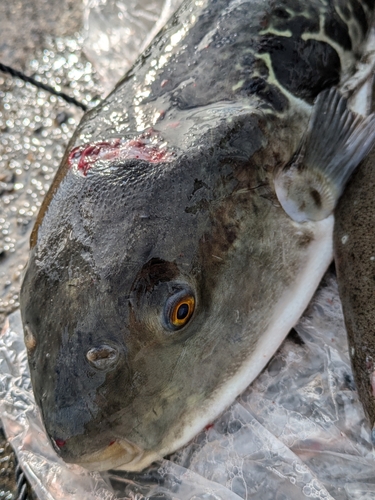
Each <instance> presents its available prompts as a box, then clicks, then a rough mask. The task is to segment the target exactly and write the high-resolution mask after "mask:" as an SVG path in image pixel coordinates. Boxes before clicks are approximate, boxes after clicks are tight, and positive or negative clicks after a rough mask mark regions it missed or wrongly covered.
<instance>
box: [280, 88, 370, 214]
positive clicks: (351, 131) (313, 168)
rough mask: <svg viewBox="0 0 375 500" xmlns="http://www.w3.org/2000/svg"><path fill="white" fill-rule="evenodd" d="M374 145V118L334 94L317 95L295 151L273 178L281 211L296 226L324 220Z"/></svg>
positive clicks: (333, 92) (329, 92)
mask: <svg viewBox="0 0 375 500" xmlns="http://www.w3.org/2000/svg"><path fill="white" fill-rule="evenodd" d="M374 143H375V115H374V114H372V115H370V116H368V117H366V118H364V117H362V116H360V115H357V114H356V113H353V112H352V111H350V110H349V109H348V107H347V101H346V99H345V98H344V97H342V96H341V95H340V94H339V92H338V91H337V90H335V89H330V90H327V91H324V92H322V93H321V94H319V96H318V98H317V99H316V102H315V104H314V107H313V111H312V115H311V118H310V122H309V125H308V128H307V131H306V133H305V134H304V136H303V138H302V141H301V144H300V146H299V147H298V149H297V152H296V153H295V155H294V156H293V158H292V160H291V161H290V162H289V163H288V164H287V165H286V166H285V167H284V168H283V169H282V170H281V171H280V172H279V173H278V174H277V175H276V177H275V190H276V194H277V197H278V199H279V202H280V204H281V205H282V207H283V208H284V210H285V212H286V213H287V214H288V215H289V216H290V217H291V218H292V219H293V220H295V221H297V222H304V221H308V220H313V221H317V220H322V219H325V218H326V217H328V216H329V215H330V214H331V213H332V211H333V209H334V208H335V206H336V203H337V201H338V199H339V197H340V196H341V194H342V192H343V190H344V187H345V184H346V183H347V181H348V179H349V177H350V175H351V174H352V173H353V171H354V170H355V168H356V167H357V165H358V164H359V163H360V162H361V161H362V160H363V158H365V156H366V155H367V154H368V153H369V151H370V150H371V148H372V146H373V145H374Z"/></svg>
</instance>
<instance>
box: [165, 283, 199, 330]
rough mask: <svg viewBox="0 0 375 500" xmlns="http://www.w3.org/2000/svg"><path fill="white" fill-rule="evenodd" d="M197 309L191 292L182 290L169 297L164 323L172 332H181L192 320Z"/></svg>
mask: <svg viewBox="0 0 375 500" xmlns="http://www.w3.org/2000/svg"><path fill="white" fill-rule="evenodd" d="M194 309H195V297H194V295H193V293H192V292H191V291H190V290H189V291H187V290H182V291H180V292H178V293H176V294H175V295H172V296H171V297H169V299H168V300H167V302H166V304H165V308H164V322H165V324H166V326H167V328H169V329H170V330H179V329H180V328H182V327H183V326H185V325H186V324H187V323H188V322H189V321H190V319H191V317H192V315H193V313H194Z"/></svg>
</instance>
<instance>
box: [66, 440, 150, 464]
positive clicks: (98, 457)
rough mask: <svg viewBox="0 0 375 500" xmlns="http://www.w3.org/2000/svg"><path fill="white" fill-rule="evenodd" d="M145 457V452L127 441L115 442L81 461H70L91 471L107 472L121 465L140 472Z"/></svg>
mask: <svg viewBox="0 0 375 500" xmlns="http://www.w3.org/2000/svg"><path fill="white" fill-rule="evenodd" d="M144 455H145V450H143V449H142V448H140V447H139V446H137V445H136V444H134V443H131V442H130V441H126V440H122V439H121V440H118V441H115V442H113V443H111V444H109V445H108V446H106V447H105V448H102V449H101V450H99V451H96V452H94V453H89V454H87V455H83V456H81V457H80V458H79V460H69V462H73V463H75V464H77V465H80V466H81V467H84V468H85V469H87V470H89V471H105V470H109V469H114V468H116V467H119V466H121V465H124V466H125V467H130V468H131V470H139V468H138V467H137V465H138V463H139V462H142V459H143V457H144ZM127 470H129V469H127Z"/></svg>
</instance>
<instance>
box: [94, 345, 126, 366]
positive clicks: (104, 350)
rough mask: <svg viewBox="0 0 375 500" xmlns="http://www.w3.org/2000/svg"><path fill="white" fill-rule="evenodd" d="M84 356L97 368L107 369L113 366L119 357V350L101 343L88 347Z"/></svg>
mask: <svg viewBox="0 0 375 500" xmlns="http://www.w3.org/2000/svg"><path fill="white" fill-rule="evenodd" d="M86 358H87V360H88V361H89V363H90V364H91V365H93V366H94V367H95V368H97V369H98V370H109V369H112V368H114V367H115V365H116V364H117V361H118V358H119V351H118V350H117V349H115V348H114V347H111V346H109V345H107V344H103V345H101V346H99V347H93V348H92V349H89V350H88V351H87V354H86Z"/></svg>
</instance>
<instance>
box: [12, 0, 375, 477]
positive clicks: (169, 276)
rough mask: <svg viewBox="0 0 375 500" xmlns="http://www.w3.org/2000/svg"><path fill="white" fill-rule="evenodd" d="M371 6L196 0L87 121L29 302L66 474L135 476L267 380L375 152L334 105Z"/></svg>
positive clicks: (348, 114)
mask: <svg viewBox="0 0 375 500" xmlns="http://www.w3.org/2000/svg"><path fill="white" fill-rule="evenodd" d="M373 10H374V5H373V2H372V1H370V0H362V1H359V0H348V1H345V0H329V1H327V2H323V1H320V0H309V1H302V0H301V1H298V0H283V1H279V0H278V1H276V2H275V1H264V0H252V1H246V0H193V1H191V0H189V1H186V2H184V3H183V5H182V7H181V8H180V9H179V10H178V11H177V13H176V14H175V15H174V17H173V18H172V19H171V21H170V22H169V23H168V24H167V26H166V27H165V28H164V29H163V30H162V31H161V32H160V34H159V35H158V36H157V37H156V39H155V40H154V42H153V43H152V44H151V46H150V47H149V48H148V49H147V50H146V52H145V53H144V54H143V55H142V56H141V57H140V58H139V59H138V60H137V62H136V63H135V65H134V67H133V68H132V69H131V70H130V71H129V72H128V73H127V75H126V76H125V78H124V79H123V80H122V81H121V82H120V83H119V84H118V85H117V86H116V88H115V89H114V91H113V92H112V93H111V94H110V95H109V96H108V97H107V98H106V99H105V100H104V101H103V102H102V103H101V104H100V105H99V106H97V107H96V108H95V109H93V110H91V111H89V112H88V113H86V114H85V116H84V117H83V119H82V121H81V123H80V125H79V127H78V129H77V131H76V133H75V134H74V136H73V138H72V140H71V141H70V144H69V146H68V148H67V151H66V154H65V156H64V158H63V160H62V163H61V166H60V168H59V170H58V172H57V175H56V177H55V179H54V181H53V183H52V186H51V189H50V190H49V192H48V194H47V196H46V198H45V200H44V203H43V205H42V207H41V210H40V213H39V216H38V219H37V222H36V224H35V227H34V230H33V232H32V235H31V251H30V259H29V262H28V266H27V270H26V273H25V277H24V281H23V285H22V290H21V311H22V318H23V324H24V330H25V342H26V346H27V349H28V359H29V365H30V372H31V380H32V385H33V389H34V394H35V399H36V402H37V404H38V406H39V408H40V412H41V415H42V418H43V421H44V425H45V428H46V431H47V433H48V435H49V437H50V439H51V442H52V444H53V446H54V447H55V449H56V451H57V452H58V453H59V455H60V456H61V457H62V458H63V459H64V460H65V461H67V462H72V463H77V464H80V465H82V466H84V467H86V468H88V469H90V470H106V469H110V468H115V467H121V468H123V469H125V470H141V469H143V468H145V467H146V466H148V465H149V464H150V463H151V462H153V461H154V460H156V459H158V458H160V457H162V456H164V455H166V454H168V453H171V452H173V451H174V450H176V449H178V448H179V447H181V446H183V445H184V444H185V443H187V442H188V441H189V440H190V439H191V438H193V437H194V435H195V434H197V433H198V432H199V431H200V430H201V429H202V428H204V427H205V426H207V425H208V424H210V423H211V422H212V421H213V420H214V419H215V418H216V417H217V416H218V415H219V414H220V413H221V412H223V411H224V410H225V408H227V407H228V405H230V404H231V403H232V402H233V400H234V399H235V398H236V396H237V395H238V394H240V393H241V392H242V391H243V390H244V389H245V388H246V387H247V386H248V385H249V383H251V381H252V380H253V379H254V378H255V377H256V376H257V375H258V374H259V372H260V371H261V370H262V369H263V368H264V366H265V365H266V363H267V362H268V361H269V360H270V358H271V357H272V355H273V354H274V352H275V351H276V350H277V348H278V347H279V345H280V343H281V342H282V341H283V339H284V338H285V336H286V335H287V334H288V332H289V330H290V329H291V328H292V327H293V325H295V323H296V322H297V321H298V319H299V317H300V316H301V314H302V313H303V311H304V309H305V307H306V306H307V304H308V302H309V301H310V299H311V297H312V295H313V293H314V291H315V289H316V288H317V286H318V284H319V282H320V280H321V277H322V276H323V274H324V272H325V270H326V268H327V266H328V265H329V264H330V262H331V260H332V233H333V224H334V215H333V211H334V208H335V205H336V203H337V201H338V199H339V197H340V195H341V194H342V192H343V189H344V186H345V184H346V182H347V180H348V178H349V177H350V175H351V173H352V172H353V170H354V169H355V168H356V166H357V165H358V163H359V162H360V161H361V159H362V158H364V157H365V156H366V154H367V153H368V152H369V150H370V149H371V147H372V145H373V143H374V139H375V120H374V116H372V115H370V116H368V117H366V118H364V117H362V116H360V115H357V114H355V113H354V112H353V111H352V110H350V109H348V105H347V102H346V101H345V99H344V98H343V97H342V96H340V94H339V93H338V91H337V90H336V87H338V86H340V85H341V83H342V82H343V81H344V80H345V79H346V78H349V77H351V76H352V75H353V73H354V72H355V69H356V63H357V61H358V59H359V58H360V56H361V51H362V47H363V44H364V43H365V41H366V37H367V33H368V30H369V26H370V22H371V19H372V15H373Z"/></svg>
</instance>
